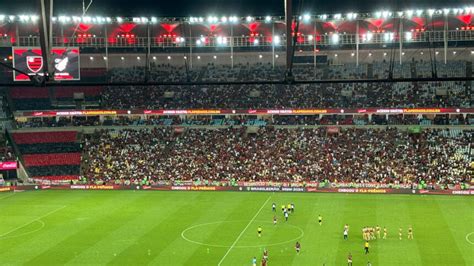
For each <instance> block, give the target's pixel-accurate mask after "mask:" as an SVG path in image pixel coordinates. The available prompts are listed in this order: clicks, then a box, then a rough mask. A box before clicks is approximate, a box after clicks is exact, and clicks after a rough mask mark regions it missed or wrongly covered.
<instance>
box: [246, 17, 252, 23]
mask: <svg viewBox="0 0 474 266" xmlns="http://www.w3.org/2000/svg"><path fill="white" fill-rule="evenodd" d="M245 20H246V21H247V22H252V21H253V18H252V17H251V16H247V18H245Z"/></svg>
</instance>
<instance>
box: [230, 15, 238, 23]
mask: <svg viewBox="0 0 474 266" xmlns="http://www.w3.org/2000/svg"><path fill="white" fill-rule="evenodd" d="M229 21H230V22H231V23H237V22H238V21H239V20H238V18H237V17H236V16H231V17H230V18H229Z"/></svg>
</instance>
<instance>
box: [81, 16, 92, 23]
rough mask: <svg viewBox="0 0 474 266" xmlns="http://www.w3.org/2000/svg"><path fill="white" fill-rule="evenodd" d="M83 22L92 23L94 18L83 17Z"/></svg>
mask: <svg viewBox="0 0 474 266" xmlns="http://www.w3.org/2000/svg"><path fill="white" fill-rule="evenodd" d="M82 21H84V22H85V23H90V22H91V21H92V18H91V17H82Z"/></svg>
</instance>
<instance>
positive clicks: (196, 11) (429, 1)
mask: <svg viewBox="0 0 474 266" xmlns="http://www.w3.org/2000/svg"><path fill="white" fill-rule="evenodd" d="M90 1H91V0H85V3H86V5H87V4H88V3H89V2H90ZM293 1H294V5H295V7H296V6H297V4H298V2H302V4H303V8H302V9H301V12H311V13H313V14H323V13H330V14H331V13H348V12H360V13H363V12H375V11H377V10H381V9H385V10H386V9H389V10H405V9H420V8H421V9H427V8H445V7H447V8H452V7H463V6H466V5H472V1H470V0H456V1H446V0H416V1H413V0H387V1H378V0H360V1H353V0H338V1H325V0H299V1H298V0H293ZM37 2H38V1H32V0H16V1H15V5H12V4H11V2H10V1H0V13H4V14H5V13H6V14H20V13H37V12H36V11H37V6H36V5H37ZM32 3H33V4H32ZM448 5H449V6H448ZM229 10H231V11H232V12H233V13H234V14H236V15H242V16H244V15H275V16H279V15H283V14H284V9H283V0H258V1H255V0H232V1H229V0H193V1H189V0H173V1H159V2H157V1H156V0H135V1H130V0H100V1H97V0H96V1H93V0H92V4H91V7H90V9H89V11H91V12H93V13H94V14H102V15H104V16H117V15H119V16H130V17H133V16H177V17H188V16H206V15H208V14H213V13H214V14H226V13H229ZM297 10H298V9H297V8H295V11H297ZM81 11H82V1H81V0H60V1H55V15H60V14H79V13H80V12H81Z"/></svg>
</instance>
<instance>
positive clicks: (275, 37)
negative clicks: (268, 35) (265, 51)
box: [273, 35, 281, 45]
mask: <svg viewBox="0 0 474 266" xmlns="http://www.w3.org/2000/svg"><path fill="white" fill-rule="evenodd" d="M280 43H281V38H280V36H278V35H275V36H273V44H275V45H279V44H280Z"/></svg>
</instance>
